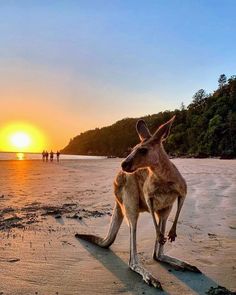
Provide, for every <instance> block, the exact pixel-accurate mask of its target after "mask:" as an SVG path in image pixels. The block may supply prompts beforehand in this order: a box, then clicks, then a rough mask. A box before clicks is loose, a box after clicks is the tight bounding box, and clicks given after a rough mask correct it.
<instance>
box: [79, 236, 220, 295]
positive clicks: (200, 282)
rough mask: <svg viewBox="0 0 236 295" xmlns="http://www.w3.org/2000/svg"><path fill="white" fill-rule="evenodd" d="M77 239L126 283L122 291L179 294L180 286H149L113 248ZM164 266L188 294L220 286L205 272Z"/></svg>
mask: <svg viewBox="0 0 236 295" xmlns="http://www.w3.org/2000/svg"><path fill="white" fill-rule="evenodd" d="M77 240H78V241H79V242H80V244H81V245H82V246H83V247H84V248H85V249H86V250H87V251H88V252H89V253H90V254H91V255H92V256H93V257H94V258H96V259H97V260H98V261H99V262H100V263H101V264H102V265H103V266H104V267H105V268H106V269H108V270H109V271H110V272H111V273H112V274H113V275H115V276H116V277H117V278H118V279H119V280H120V282H121V283H122V284H123V285H124V289H122V292H125V291H126V292H130V293H131V294H134V295H140V294H150V295H152V294H163V295H168V294H178V291H177V290H178V287H177V288H176V290H175V291H173V293H172V292H171V293H169V292H167V291H165V290H164V291H160V290H158V289H155V288H153V287H150V286H148V285H147V284H146V283H144V282H143V281H142V279H141V277H140V276H139V275H138V274H136V273H134V272H132V271H131V270H130V269H129V268H128V265H127V263H125V262H124V261H123V260H122V259H121V258H120V257H119V256H117V255H116V254H115V253H114V252H113V251H112V250H109V249H103V248H100V247H98V246H96V245H93V244H91V243H89V242H85V241H82V240H79V239H77ZM162 267H163V268H164V269H165V270H166V275H167V276H168V277H169V276H170V274H171V276H172V280H173V276H174V277H175V278H176V280H177V281H176V284H178V285H179V284H180V285H181V286H182V287H181V289H182V291H183V288H184V289H185V286H186V292H187V293H186V294H191V293H190V292H193V293H192V294H199V295H205V294H206V291H208V290H209V289H210V287H216V286H218V284H217V283H216V282H214V281H213V280H212V279H211V278H209V277H207V276H206V275H204V274H198V273H192V272H188V271H185V272H182V271H177V270H174V269H172V268H171V267H170V266H168V265H166V264H162ZM170 270H171V272H170ZM163 288H164V289H165V286H163ZM172 290H173V287H172ZM181 293H182V292H181ZM182 294H183V293H182Z"/></svg>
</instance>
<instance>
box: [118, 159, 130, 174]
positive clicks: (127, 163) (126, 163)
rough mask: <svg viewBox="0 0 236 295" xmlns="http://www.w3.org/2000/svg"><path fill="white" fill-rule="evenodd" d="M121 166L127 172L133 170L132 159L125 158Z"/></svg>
mask: <svg viewBox="0 0 236 295" xmlns="http://www.w3.org/2000/svg"><path fill="white" fill-rule="evenodd" d="M121 168H122V170H123V171H125V172H132V160H128V161H127V160H125V161H123V162H122V163H121Z"/></svg>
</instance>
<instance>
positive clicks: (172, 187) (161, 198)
mask: <svg viewBox="0 0 236 295" xmlns="http://www.w3.org/2000/svg"><path fill="white" fill-rule="evenodd" d="M178 195H179V193H178V190H177V187H176V184H175V183H174V182H163V181H155V182H152V183H149V184H148V185H147V186H146V188H144V196H145V198H152V200H153V206H154V211H158V210H161V209H164V208H166V207H169V206H172V205H173V203H174V201H175V200H176V198H177V197H178Z"/></svg>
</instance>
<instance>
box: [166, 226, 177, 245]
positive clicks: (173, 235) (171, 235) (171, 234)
mask: <svg viewBox="0 0 236 295" xmlns="http://www.w3.org/2000/svg"><path fill="white" fill-rule="evenodd" d="M176 237H177V234H176V231H175V230H172V229H171V230H170V231H169V234H168V240H169V241H171V242H174V241H175V238H176Z"/></svg>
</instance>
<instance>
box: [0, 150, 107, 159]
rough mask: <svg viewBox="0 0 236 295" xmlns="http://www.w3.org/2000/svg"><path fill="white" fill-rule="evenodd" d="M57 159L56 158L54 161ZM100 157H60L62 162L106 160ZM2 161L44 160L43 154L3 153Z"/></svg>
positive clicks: (0, 157) (1, 154) (0, 156)
mask: <svg viewBox="0 0 236 295" xmlns="http://www.w3.org/2000/svg"><path fill="white" fill-rule="evenodd" d="M55 158H56V157H55V156H54V159H55ZM104 158H105V157H98V156H80V155H63V154H61V155H60V160H83V159H84V160H88V159H104ZM0 160H42V155H41V154H31V153H1V152H0Z"/></svg>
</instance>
